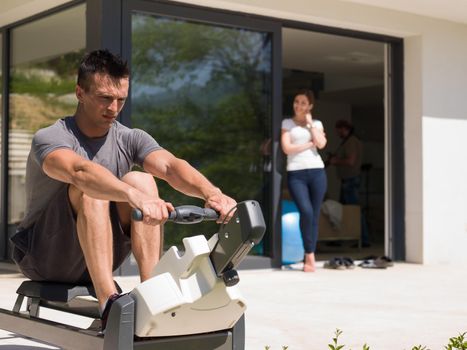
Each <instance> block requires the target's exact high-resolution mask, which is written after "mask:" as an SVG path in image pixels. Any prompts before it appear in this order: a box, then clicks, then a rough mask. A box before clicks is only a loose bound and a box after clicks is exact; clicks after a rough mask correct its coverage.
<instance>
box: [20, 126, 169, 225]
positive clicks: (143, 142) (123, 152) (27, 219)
mask: <svg viewBox="0 0 467 350" xmlns="http://www.w3.org/2000/svg"><path fill="white" fill-rule="evenodd" d="M59 148H67V149H71V150H73V151H74V152H76V153H77V154H78V155H80V156H82V157H83V158H85V159H88V160H91V161H93V162H95V163H98V164H100V165H102V166H103V167H105V168H107V169H108V170H110V172H112V174H114V175H115V176H116V177H117V178H119V179H120V178H122V177H123V176H124V175H125V174H127V173H128V172H129V171H131V169H132V167H133V166H134V165H139V166H142V165H143V161H144V159H145V158H146V156H147V155H148V154H149V153H151V152H152V151H155V150H159V149H162V147H161V146H159V144H158V143H157V142H156V141H155V140H154V139H153V138H152V137H151V136H150V135H149V134H148V133H146V132H145V131H143V130H140V129H130V128H128V127H126V126H124V125H122V124H120V123H119V122H117V121H116V122H114V123H113V125H112V127H111V128H110V130H109V132H108V133H107V135H105V136H103V137H99V138H89V137H87V136H85V135H84V134H83V133H82V132H81V131H80V130H79V128H78V126H77V124H76V121H75V119H74V117H66V118H63V119H60V120H57V122H55V124H53V125H51V126H49V127H47V128H44V129H41V130H39V131H38V132H37V133H36V134H35V135H34V138H33V140H32V146H31V152H30V153H29V157H28V161H27V166H26V203H27V205H26V213H25V216H24V219H23V221H22V222H21V224H20V225H19V228H21V229H25V228H29V227H31V226H32V225H33V224H34V222H35V221H36V220H37V219H38V217H39V216H40V214H41V213H42V211H43V210H44V209H45V208H46V206H47V204H48V203H49V202H50V201H51V200H52V198H53V197H54V196H55V194H56V193H57V192H58V191H59V190H60V189H61V188H63V186H68V184H67V183H64V182H61V181H57V180H54V179H52V178H50V177H49V176H47V175H46V174H45V173H44V171H43V170H42V164H43V162H44V159H45V157H46V156H47V155H48V154H49V153H50V152H52V151H54V150H56V149H59Z"/></svg>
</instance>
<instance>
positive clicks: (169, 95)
mask: <svg viewBox="0 0 467 350" xmlns="http://www.w3.org/2000/svg"><path fill="white" fill-rule="evenodd" d="M131 60H132V62H131V63H132V85H131V86H132V126H133V127H138V128H141V129H144V130H146V131H148V132H149V133H150V134H151V135H153V136H154V137H155V139H156V140H157V141H158V142H159V143H160V144H161V145H162V146H163V147H165V148H166V149H168V150H169V151H171V152H172V153H174V154H175V155H176V156H178V157H181V158H184V159H186V160H188V161H189V162H190V164H192V165H193V166H195V167H196V168H197V169H198V170H200V171H201V172H202V173H203V174H204V175H206V176H207V177H208V178H209V179H210V180H211V181H212V182H213V183H214V184H215V185H217V186H218V187H220V188H221V189H222V190H223V191H224V192H225V193H227V194H228V195H230V196H232V197H234V198H235V199H236V200H237V201H241V200H245V199H256V200H258V201H259V202H260V203H261V205H262V208H263V212H265V216H266V213H267V212H268V211H269V199H268V195H269V188H268V187H269V186H268V183H269V181H268V179H269V172H268V171H265V169H267V167H265V166H264V164H263V163H264V161H265V157H266V156H267V155H265V154H264V152H261V149H262V147H261V145H262V144H263V145H264V140H268V139H270V122H271V37H270V34H269V33H263V32H257V31H250V30H245V29H238V28H228V27H221V26H214V25H207V24H200V23H194V22H188V21H183V20H174V19H167V18H163V17H158V16H148V15H142V14H135V15H133V17H132V57H131ZM158 184H159V188H160V192H161V196H162V198H164V199H166V200H168V201H171V202H173V203H174V205H180V204H186V203H194V204H198V205H201V204H202V202H201V201H197V200H196V199H195V200H193V199H190V198H189V197H186V196H183V195H181V194H179V193H177V192H175V191H174V190H172V189H170V188H169V187H168V186H166V185H165V184H161V182H160V181H159V182H158ZM169 229H170V232H171V233H170V234H169V235H166V243H168V244H173V243H176V244H179V243H180V240H181V237H182V236H185V235H187V234H188V233H189V232H181V228H177V227H173V226H171V227H170V228H168V230H169ZM184 229H185V230H186V228H184ZM203 229H205V230H206V231H204V232H203V233H205V234H209V233H213V232H214V231H212V230H213V229H212V226H211V227H208V226H205V227H203ZM186 231H188V230H186ZM174 232H177V234H176V235H175V234H174ZM257 253H258V251H257ZM260 253H261V252H260Z"/></svg>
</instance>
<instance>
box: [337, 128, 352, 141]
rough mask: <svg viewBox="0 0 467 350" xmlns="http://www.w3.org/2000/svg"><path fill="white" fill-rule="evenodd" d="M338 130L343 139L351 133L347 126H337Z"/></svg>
mask: <svg viewBox="0 0 467 350" xmlns="http://www.w3.org/2000/svg"><path fill="white" fill-rule="evenodd" d="M336 132H337V135H338V136H339V137H340V138H341V139H345V138H346V137H347V136H348V135H349V129H347V128H336Z"/></svg>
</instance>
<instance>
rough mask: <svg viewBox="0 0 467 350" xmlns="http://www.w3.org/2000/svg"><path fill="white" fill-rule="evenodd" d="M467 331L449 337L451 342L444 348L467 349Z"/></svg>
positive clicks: (451, 349)
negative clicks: (466, 337) (466, 336)
mask: <svg viewBox="0 0 467 350" xmlns="http://www.w3.org/2000/svg"><path fill="white" fill-rule="evenodd" d="M466 334H467V332H464V333H462V334H459V335H458V336H457V337H452V338H449V344H448V345H446V346H445V347H444V348H445V349H446V350H467V340H466V339H465V335H466Z"/></svg>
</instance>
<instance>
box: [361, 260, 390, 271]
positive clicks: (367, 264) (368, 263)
mask: <svg viewBox="0 0 467 350" xmlns="http://www.w3.org/2000/svg"><path fill="white" fill-rule="evenodd" d="M358 266H360V267H362V268H364V269H385V268H386V266H384V265H382V264H377V263H376V260H374V259H369V260H363V261H362V262H361V263H360V264H358Z"/></svg>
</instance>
